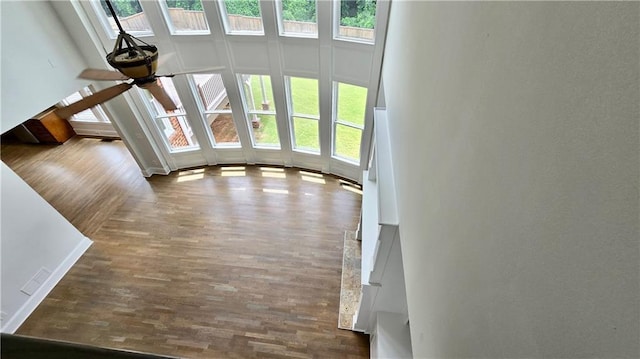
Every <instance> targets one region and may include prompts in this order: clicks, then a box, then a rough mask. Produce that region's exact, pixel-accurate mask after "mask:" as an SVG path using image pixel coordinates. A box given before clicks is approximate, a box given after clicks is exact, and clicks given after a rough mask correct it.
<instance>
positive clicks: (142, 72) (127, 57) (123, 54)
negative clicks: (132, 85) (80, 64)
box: [107, 33, 158, 82]
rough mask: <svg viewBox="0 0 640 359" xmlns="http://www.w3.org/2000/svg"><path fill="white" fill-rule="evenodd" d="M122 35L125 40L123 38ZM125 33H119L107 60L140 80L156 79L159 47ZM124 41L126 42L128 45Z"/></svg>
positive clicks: (126, 73)
mask: <svg viewBox="0 0 640 359" xmlns="http://www.w3.org/2000/svg"><path fill="white" fill-rule="evenodd" d="M121 37H122V38H123V40H124V41H122V40H121ZM136 40H138V39H136V38H134V37H133V36H131V35H129V34H127V33H124V34H120V35H118V41H116V46H115V47H114V49H113V51H112V52H111V53H109V54H108V55H107V62H109V64H110V65H111V66H113V67H114V68H115V69H117V70H118V71H120V72H121V73H123V74H124V75H125V76H128V77H130V78H132V79H134V80H137V81H139V82H145V81H144V80H146V79H148V80H149V81H151V80H153V79H154V75H155V73H156V69H157V67H158V48H157V47H155V46H154V45H149V44H147V43H145V42H144V41H142V40H138V41H140V42H141V44H137V43H135V41H136ZM123 43H126V47H125V46H124V44H123Z"/></svg>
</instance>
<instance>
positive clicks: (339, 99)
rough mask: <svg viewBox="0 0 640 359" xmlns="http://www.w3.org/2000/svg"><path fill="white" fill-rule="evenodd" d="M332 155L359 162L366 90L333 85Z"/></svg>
mask: <svg viewBox="0 0 640 359" xmlns="http://www.w3.org/2000/svg"><path fill="white" fill-rule="evenodd" d="M333 91H334V96H333V99H334V100H333V101H334V103H333V105H334V119H333V155H334V156H335V157H337V158H340V159H344V160H347V161H351V162H358V161H360V142H361V141H362V130H363V129H364V115H365V111H366V104H367V88H366V87H360V86H355V85H349V84H345V83H342V82H334V83H333Z"/></svg>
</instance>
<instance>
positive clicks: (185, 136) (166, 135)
mask: <svg viewBox="0 0 640 359" xmlns="http://www.w3.org/2000/svg"><path fill="white" fill-rule="evenodd" d="M157 81H159V83H160V85H161V86H162V87H163V88H164V90H165V91H166V92H167V94H168V95H169V97H171V99H172V100H173V102H174V103H175V105H176V107H178V108H177V109H176V110H175V111H169V112H167V111H165V109H164V108H163V107H162V105H161V104H160V103H159V102H158V100H156V99H155V98H154V97H153V95H151V93H150V92H149V91H147V90H140V91H142V92H143V93H144V96H145V99H147V102H148V104H149V106H148V108H149V110H150V111H151V114H152V115H153V117H154V124H155V125H156V127H157V128H158V130H159V132H160V134H161V135H162V137H163V140H164V142H165V144H166V145H167V146H168V147H169V149H170V150H171V151H172V152H178V151H184V150H193V149H199V148H200V146H199V145H198V140H197V139H196V137H195V135H194V133H193V130H192V129H191V125H190V124H189V121H188V120H187V117H186V114H185V111H184V108H183V107H182V101H180V97H179V96H178V92H177V91H176V88H175V87H174V85H173V81H171V79H170V78H166V77H160V78H159V79H158V80H157Z"/></svg>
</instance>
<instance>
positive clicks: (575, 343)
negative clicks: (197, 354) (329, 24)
mask: <svg viewBox="0 0 640 359" xmlns="http://www.w3.org/2000/svg"><path fill="white" fill-rule="evenodd" d="M639 7H640V3H637V2H635V3H608V2H598V3H569V2H562V3H515V2H508V3H432V2H408V1H407V2H403V1H398V2H394V3H393V4H392V8H391V15H390V23H389V29H388V34H387V36H388V38H387V46H386V50H385V58H384V68H383V77H384V83H385V93H386V99H385V100H386V106H387V109H388V117H389V120H390V123H391V124H392V125H391V130H392V133H391V136H392V143H393V157H394V159H395V160H396V162H395V164H394V170H395V171H396V183H397V191H398V202H399V214H400V231H401V235H400V237H401V239H402V250H403V259H404V263H405V276H406V286H407V296H408V306H409V316H410V321H411V334H412V345H413V354H414V355H415V357H417V358H425V357H440V358H445V357H487V358H498V357H504V358H516V357H536V358H542V357H545V358H551V357H606V358H613V357H634V358H637V357H639V356H640V348H639V345H640V344H639V343H640V341H639V340H638V338H639V337H640V329H639V325H640V313H639V303H640V301H639V299H640V298H639V293H640V291H639V287H638V285H639V273H640V267H639V265H640V264H639V263H640V260H639V246H638V245H639V233H638V222H639V211H638V199H639V196H638V183H639V177H638V173H639V165H638V164H639V136H638V132H639V131H638V129H639V118H640V109H639V102H640V101H639V99H640V90H639V84H640V75H639V71H640V66H639V64H640V61H639V60H640V58H639V40H638V39H640V31H639V26H640V25H639V24H640V19H639V14H640V8H639Z"/></svg>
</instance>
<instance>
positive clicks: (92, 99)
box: [55, 83, 132, 118]
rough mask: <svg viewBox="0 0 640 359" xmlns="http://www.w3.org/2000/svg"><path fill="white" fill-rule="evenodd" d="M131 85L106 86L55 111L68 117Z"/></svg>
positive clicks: (125, 89) (115, 94)
mask: <svg viewBox="0 0 640 359" xmlns="http://www.w3.org/2000/svg"><path fill="white" fill-rule="evenodd" d="M131 86H132V85H131V84H129V83H124V84H118V85H115V86H111V87H108V88H106V89H104V90H101V91H98V92H96V93H94V94H93V95H89V96H87V97H85V98H83V99H82V100H80V101H77V102H74V103H72V104H71V105H69V106H65V107H62V108H59V109H57V110H56V111H55V113H56V114H57V115H58V116H60V117H61V118H69V117H71V116H72V115H75V114H76V113H78V112H82V111H84V110H86V109H88V108H91V107H93V106H95V105H99V104H101V103H103V102H106V101H108V100H111V99H112V98H114V97H116V96H118V95H120V94H121V93H123V92H125V91H127V90H128V89H130V88H131Z"/></svg>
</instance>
